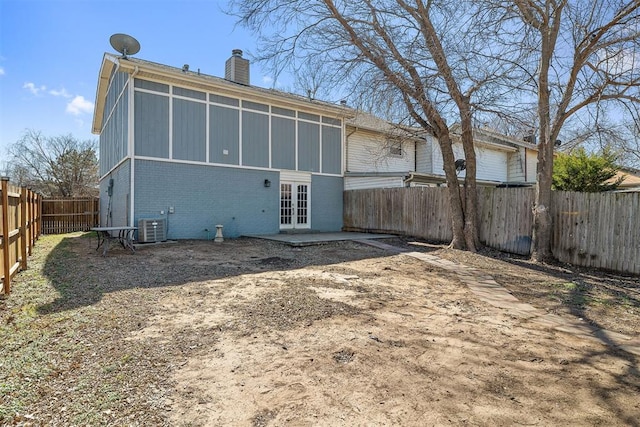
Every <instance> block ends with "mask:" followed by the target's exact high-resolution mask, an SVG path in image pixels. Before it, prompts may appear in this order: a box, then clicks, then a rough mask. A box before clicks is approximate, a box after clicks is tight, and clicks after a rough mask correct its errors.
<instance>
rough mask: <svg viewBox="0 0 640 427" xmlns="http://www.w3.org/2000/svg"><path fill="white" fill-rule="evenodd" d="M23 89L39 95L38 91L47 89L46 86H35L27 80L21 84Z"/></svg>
mask: <svg viewBox="0 0 640 427" xmlns="http://www.w3.org/2000/svg"><path fill="white" fill-rule="evenodd" d="M22 88H23V89H27V90H28V91H29V92H31V93H32V94H33V95H36V96H37V95H39V94H40V92H44V91H45V90H47V87H46V86H44V85H42V86H36V85H35V84H34V83H31V82H27V83H25V84H24V85H22Z"/></svg>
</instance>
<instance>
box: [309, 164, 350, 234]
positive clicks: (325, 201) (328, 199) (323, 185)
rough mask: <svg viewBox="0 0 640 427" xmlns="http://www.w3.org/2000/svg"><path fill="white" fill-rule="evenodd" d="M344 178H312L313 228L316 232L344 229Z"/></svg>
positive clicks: (318, 176)
mask: <svg viewBox="0 0 640 427" xmlns="http://www.w3.org/2000/svg"><path fill="white" fill-rule="evenodd" d="M343 185H344V183H343V179H342V177H333V176H322V175H313V176H312V177H311V228H312V229H313V230H315V231H340V230H341V229H342V191H343V188H344V187H343Z"/></svg>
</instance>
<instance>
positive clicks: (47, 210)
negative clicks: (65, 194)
mask: <svg viewBox="0 0 640 427" xmlns="http://www.w3.org/2000/svg"><path fill="white" fill-rule="evenodd" d="M99 210H100V209H99V199H98V198H97V197H69V198H50V199H43V200H42V234H63V233H72V232H74V231H89V229H90V228H91V227H95V226H97V225H98V221H99V217H98V216H99Z"/></svg>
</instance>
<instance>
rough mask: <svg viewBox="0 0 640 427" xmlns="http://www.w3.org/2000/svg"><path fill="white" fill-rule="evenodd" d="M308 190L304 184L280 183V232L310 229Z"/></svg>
mask: <svg viewBox="0 0 640 427" xmlns="http://www.w3.org/2000/svg"><path fill="white" fill-rule="evenodd" d="M310 188H311V186H310V184H309V183H306V182H287V181H281V182H280V229H281V230H298V229H308V228H310V226H311V221H310V218H309V214H310V212H311V211H310V200H311V199H310V194H309V193H310Z"/></svg>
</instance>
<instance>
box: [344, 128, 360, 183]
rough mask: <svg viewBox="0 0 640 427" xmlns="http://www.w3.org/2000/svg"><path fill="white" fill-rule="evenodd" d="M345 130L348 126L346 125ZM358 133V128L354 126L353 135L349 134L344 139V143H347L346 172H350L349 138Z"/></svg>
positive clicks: (345, 155) (345, 148) (345, 154)
mask: <svg viewBox="0 0 640 427" xmlns="http://www.w3.org/2000/svg"><path fill="white" fill-rule="evenodd" d="M344 128H345V130H346V129H347V124H346V123H345V126H344ZM357 131H358V128H357V127H355V126H354V128H353V132H351V133H347V134H346V135H345V137H344V143H345V147H344V151H345V153H344V157H345V159H344V170H345V172H349V137H350V136H351V135H353V134H354V133H356V132H357Z"/></svg>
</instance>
